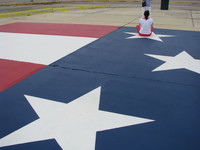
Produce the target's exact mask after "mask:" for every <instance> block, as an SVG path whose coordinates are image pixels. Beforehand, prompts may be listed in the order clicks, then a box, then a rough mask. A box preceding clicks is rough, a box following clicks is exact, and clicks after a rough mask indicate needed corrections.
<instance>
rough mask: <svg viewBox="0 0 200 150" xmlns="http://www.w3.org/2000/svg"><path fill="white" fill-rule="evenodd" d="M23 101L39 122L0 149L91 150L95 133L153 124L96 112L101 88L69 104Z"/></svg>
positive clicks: (34, 99) (7, 139)
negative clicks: (52, 147) (37, 145)
mask: <svg viewBox="0 0 200 150" xmlns="http://www.w3.org/2000/svg"><path fill="white" fill-rule="evenodd" d="M25 97H26V99H27V100H28V101H29V103H30V104H31V106H32V107H33V108H34V110H35V111H36V113H37V114H38V115H39V117H40V118H39V119H38V120H35V121H34V122H32V123H30V124H28V125H26V126H24V127H22V128H21V129H19V130H17V131H15V132H13V133H11V134H9V135H8V136H6V137H4V138H2V139H1V140H0V147H4V146H9V145H15V144H21V143H28V142H34V141H41V140H46V139H55V140H56V141H57V143H58V144H59V145H60V147H61V148H62V149H63V150H94V149H95V140H96V132H97V131H103V130H108V129H113V128H119V127H123V126H130V125H136V124H141V123H146V122H151V121H153V120H149V119H143V118H139V117H133V116H127V115H121V114H116V113H112V112H106V111H101V110H99V109H98V108H99V101H100V88H97V89H95V90H93V91H91V92H90V93H87V94H85V95H83V96H82V97H79V98H77V99H76V100H74V101H72V102H70V103H68V104H65V103H60V102H55V101H51V100H48V99H42V98H38V97H33V96H27V95H26V96H25ZM133 134H134V133H133Z"/></svg>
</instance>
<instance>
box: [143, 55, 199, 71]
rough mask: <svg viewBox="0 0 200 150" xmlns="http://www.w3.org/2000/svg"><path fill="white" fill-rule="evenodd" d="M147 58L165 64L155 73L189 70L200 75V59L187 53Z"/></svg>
mask: <svg viewBox="0 0 200 150" xmlns="http://www.w3.org/2000/svg"><path fill="white" fill-rule="evenodd" d="M145 55H147V56H150V57H153V58H156V59H159V60H162V61H164V62H165V63H164V64H162V65H161V66H159V67H157V68H156V69H154V70H153V71H163V70H172V69H183V68H184V69H188V70H190V71H193V72H196V73H199V74H200V59H194V58H193V57H192V56H190V55H189V54H188V53H187V52H186V51H183V52H181V53H180V54H178V55H176V56H174V57H172V56H162V55H152V54H145Z"/></svg>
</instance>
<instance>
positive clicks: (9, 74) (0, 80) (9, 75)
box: [0, 59, 45, 92]
mask: <svg viewBox="0 0 200 150" xmlns="http://www.w3.org/2000/svg"><path fill="white" fill-rule="evenodd" d="M43 67H45V65H40V64H32V63H25V62H18V61H12V60H5V59H0V68H1V70H0V92H2V91H3V90H5V89H7V88H9V87H11V86H13V85H14V84H16V83H17V82H19V81H21V80H23V79H24V78H26V77H28V76H30V75H31V74H33V73H35V72H37V71H39V70H40V69H42V68H43Z"/></svg>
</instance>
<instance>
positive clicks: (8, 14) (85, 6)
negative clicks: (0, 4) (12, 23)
mask: <svg viewBox="0 0 200 150" xmlns="http://www.w3.org/2000/svg"><path fill="white" fill-rule="evenodd" d="M107 6H109V5H83V6H74V7H59V8H43V9H34V10H27V11H18V12H11V13H0V17H15V16H24V15H26V16H28V15H33V14H43V13H53V12H60V11H70V10H80V9H95V8H102V7H107Z"/></svg>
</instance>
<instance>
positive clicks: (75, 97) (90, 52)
mask: <svg viewBox="0 0 200 150" xmlns="http://www.w3.org/2000/svg"><path fill="white" fill-rule="evenodd" d="M199 39H200V32H195V31H182V30H166V29H155V31H154V33H153V34H152V35H151V36H150V37H140V36H138V34H137V33H136V30H135V28H133V27H117V26H98V25H72V24H48V23H13V24H7V25H2V26H0V41H1V42H0V67H1V71H0V150H37V149H42V150H149V149H150V150H161V149H162V150H188V149H190V150H197V149H200V144H199V139H200V128H199V127H200V120H199V116H200V49H199V46H198V43H199Z"/></svg>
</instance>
